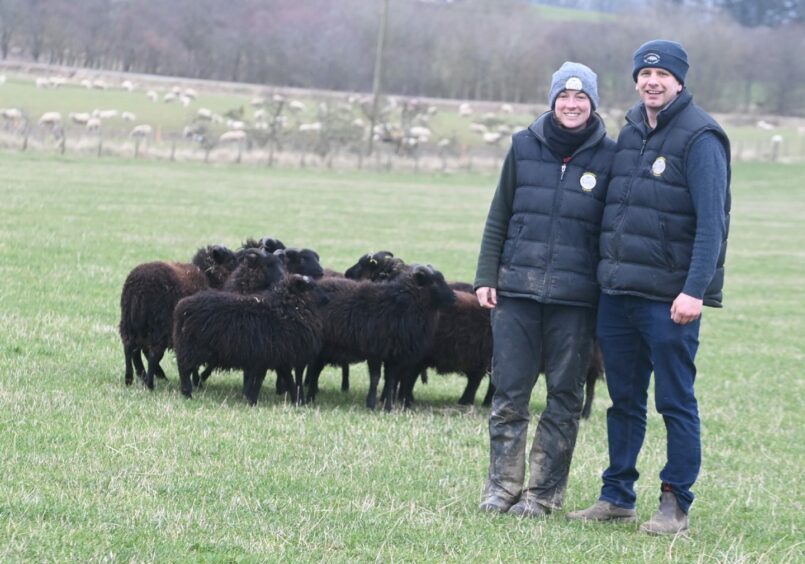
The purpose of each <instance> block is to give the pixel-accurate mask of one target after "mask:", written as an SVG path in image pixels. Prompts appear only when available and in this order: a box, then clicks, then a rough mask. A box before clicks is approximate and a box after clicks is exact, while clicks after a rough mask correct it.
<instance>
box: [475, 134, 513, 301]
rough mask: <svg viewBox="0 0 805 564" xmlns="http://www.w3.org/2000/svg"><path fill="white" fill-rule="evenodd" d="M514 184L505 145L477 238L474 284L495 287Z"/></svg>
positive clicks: (509, 156) (510, 151) (510, 155)
mask: <svg viewBox="0 0 805 564" xmlns="http://www.w3.org/2000/svg"><path fill="white" fill-rule="evenodd" d="M516 185H517V177H516V175H515V159H514V151H513V150H512V149H509V154H508V155H506V160H505V161H504V162H503V168H502V169H501V171H500V180H499V181H498V187H497V190H496V191H495V195H494V196H493V198H492V204H491V205H490V206H489V214H488V215H487V218H486V225H485V226H484V234H483V238H482V239H481V252H480V254H479V256H478V267H477V269H476V271H475V284H474V286H475V288H476V289H478V288H481V287H484V286H485V287H489V288H496V287H497V284H498V268H499V267H500V254H501V252H502V251H503V243H504V242H505V241H506V232H507V231H508V229H509V219H510V218H511V215H512V202H513V201H514V188H515V186H516Z"/></svg>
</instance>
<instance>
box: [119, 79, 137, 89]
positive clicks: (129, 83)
mask: <svg viewBox="0 0 805 564" xmlns="http://www.w3.org/2000/svg"><path fill="white" fill-rule="evenodd" d="M120 87H121V88H122V89H123V90H126V91H128V92H132V91H133V90H134V83H133V82H132V81H130V80H124V81H123V82H121V83H120Z"/></svg>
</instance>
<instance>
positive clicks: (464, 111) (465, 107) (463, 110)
mask: <svg viewBox="0 0 805 564" xmlns="http://www.w3.org/2000/svg"><path fill="white" fill-rule="evenodd" d="M458 115H460V116H461V117H470V116H471V115H472V106H470V105H469V104H468V103H467V102H464V103H462V104H460V105H459V106H458Z"/></svg>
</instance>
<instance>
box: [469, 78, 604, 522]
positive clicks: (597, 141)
mask: <svg viewBox="0 0 805 564" xmlns="http://www.w3.org/2000/svg"><path fill="white" fill-rule="evenodd" d="M598 103H599V99H598V86H597V77H596V74H595V73H594V72H593V71H592V70H591V69H590V68H588V67H586V66H584V65H582V64H579V63H573V62H566V63H564V64H563V65H562V66H561V67H560V68H559V70H557V71H556V72H555V73H554V74H553V79H552V81H551V88H550V94H549V105H550V108H551V109H550V111H548V112H546V113H544V114H543V115H541V116H540V117H539V118H537V120H536V121H535V122H534V123H533V124H531V126H530V127H529V128H528V129H526V130H524V131H520V132H518V133H516V134H515V135H514V136H513V137H512V146H511V149H510V150H509V154H508V156H507V157H506V161H505V162H504V164H503V170H502V172H501V176H500V182H499V184H498V187H497V191H496V192H495V196H494V198H493V200H492V205H491V207H490V210H489V215H488V217H487V220H486V226H485V228H484V235H483V241H482V243H481V252H480V256H479V258H478V268H477V272H476V278H475V288H476V294H477V296H478V301H479V302H480V304H481V305H482V306H484V307H487V308H493V311H492V334H493V338H494V343H495V349H494V353H493V359H492V382H493V383H494V385H495V395H494V398H493V400H492V411H491V413H490V416H489V438H490V464H489V475H488V479H487V482H486V487H485V489H484V493H483V499H482V502H481V505H480V508H481V510H483V511H491V512H498V513H506V512H509V513H513V514H516V515H520V516H528V517H542V516H545V515H547V514H548V513H550V512H552V511H555V510H557V509H560V508H561V507H562V502H563V500H564V493H565V489H566V487H567V478H568V473H569V471H570V461H571V458H572V456H573V449H574V447H575V443H576V435H577V433H578V428H579V417H580V415H581V409H582V404H583V385H584V373H585V369H586V367H587V365H588V363H589V361H590V355H591V354H592V348H593V336H594V325H595V323H594V320H595V308H596V305H597V302H598V295H599V289H598V285H597V283H596V267H597V263H598V236H599V232H600V224H601V215H602V212H603V209H604V200H605V198H606V191H607V183H608V181H609V168H610V161H611V160H612V156H613V154H614V151H615V142H614V141H612V139H610V138H608V137H607V135H606V128H605V126H604V123H603V120H602V119H601V118H600V117H599V116H598V115H597V114H595V113H594V111H595V109H596V108H597V107H598ZM543 367H544V371H545V375H546V382H547V388H548V397H547V404H546V406H545V410H544V411H543V412H542V415H541V416H540V419H539V424H538V425H537V431H536V436H535V437H534V442H533V444H532V446H531V453H530V455H529V467H530V471H529V478H528V483H527V485H526V487H525V489H523V482H524V478H525V447H526V435H527V432H528V422H529V413H528V402H529V399H530V397H531V390H532V388H533V387H534V384H535V382H536V380H537V376H538V375H539V372H540V369H541V368H543Z"/></svg>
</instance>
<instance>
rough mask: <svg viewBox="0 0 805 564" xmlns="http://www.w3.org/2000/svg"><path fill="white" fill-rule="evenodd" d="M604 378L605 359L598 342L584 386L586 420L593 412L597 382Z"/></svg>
mask: <svg viewBox="0 0 805 564" xmlns="http://www.w3.org/2000/svg"><path fill="white" fill-rule="evenodd" d="M603 376H604V359H603V357H602V356H601V348H600V347H599V346H598V343H597V342H596V344H595V349H594V350H593V356H592V358H590V365H589V366H588V367H587V376H586V381H585V384H584V407H583V408H582V410H581V416H582V417H583V418H584V419H589V417H590V413H591V412H592V410H593V399H594V398H595V383H596V380H598V379H599V378H603Z"/></svg>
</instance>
